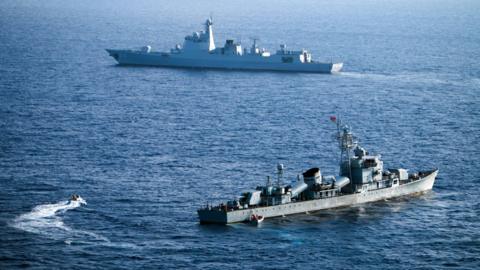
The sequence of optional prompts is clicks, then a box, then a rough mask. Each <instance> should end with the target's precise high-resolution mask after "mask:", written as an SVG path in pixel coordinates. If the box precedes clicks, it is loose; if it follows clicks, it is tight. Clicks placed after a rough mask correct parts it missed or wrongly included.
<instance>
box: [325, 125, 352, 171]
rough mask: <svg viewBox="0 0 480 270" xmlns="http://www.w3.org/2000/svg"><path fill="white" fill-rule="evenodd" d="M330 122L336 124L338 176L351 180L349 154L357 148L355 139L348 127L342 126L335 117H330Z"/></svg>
mask: <svg viewBox="0 0 480 270" xmlns="http://www.w3.org/2000/svg"><path fill="white" fill-rule="evenodd" d="M330 120H331V121H332V122H334V123H336V124H337V134H336V139H337V141H338V147H339V148H340V164H339V165H340V175H342V176H347V177H348V178H350V180H351V179H352V169H351V163H350V162H351V161H350V158H351V152H352V150H353V149H354V148H355V147H356V146H357V141H356V138H355V137H354V136H353V134H352V131H351V130H350V127H349V126H347V125H345V124H343V123H342V121H341V120H340V119H337V117H336V116H331V117H330Z"/></svg>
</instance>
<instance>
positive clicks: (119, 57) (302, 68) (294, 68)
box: [107, 49, 343, 73]
mask: <svg viewBox="0 0 480 270" xmlns="http://www.w3.org/2000/svg"><path fill="white" fill-rule="evenodd" d="M107 52H108V53H109V54H110V56H112V57H113V58H115V60H116V61H117V62H118V63H119V64H120V65H141V66H161V67H179V68H212V69H234V70H272V71H289V72H311V73H332V72H339V71H340V70H341V69H342V67H343V63H319V62H313V63H282V62H281V60H280V57H276V56H272V57H268V58H265V57H260V56H249V55H245V56H224V55H216V54H207V55H206V56H201V57H199V56H195V57H193V56H189V55H183V54H170V53H160V52H150V53H147V52H141V51H130V50H110V49H107Z"/></svg>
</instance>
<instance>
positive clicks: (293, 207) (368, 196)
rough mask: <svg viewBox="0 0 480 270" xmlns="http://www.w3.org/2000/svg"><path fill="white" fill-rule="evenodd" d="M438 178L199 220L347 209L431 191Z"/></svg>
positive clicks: (202, 214)
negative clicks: (352, 206) (338, 208)
mask: <svg viewBox="0 0 480 270" xmlns="http://www.w3.org/2000/svg"><path fill="white" fill-rule="evenodd" d="M437 174H438V170H436V171H433V172H432V173H431V174H429V175H427V176H425V177H424V178H421V179H419V180H416V181H413V182H410V183H407V184H403V185H399V186H396V187H389V188H383V189H378V190H373V191H366V192H363V193H355V194H349V195H341V196H335V197H330V198H324V199H317V200H309V201H302V202H295V203H288V204H282V205H275V206H266V207H258V208H252V209H245V210H236V211H227V212H224V211H220V210H218V211H213V210H206V209H202V210H198V216H199V218H200V223H202V224H207V223H216V224H229V223H237V222H244V221H246V220H248V218H249V217H250V216H251V215H252V214H257V215H261V216H264V217H265V218H271V217H278V216H287V215H292V214H299V213H307V212H314V211H320V210H324V209H331V208H337V207H346V206H351V205H356V204H362V203H368V202H374V201H380V200H385V199H390V198H395V197H401V196H406V195H410V194H415V193H422V192H426V191H429V190H431V189H432V187H433V184H434V182H435V178H436V176H437Z"/></svg>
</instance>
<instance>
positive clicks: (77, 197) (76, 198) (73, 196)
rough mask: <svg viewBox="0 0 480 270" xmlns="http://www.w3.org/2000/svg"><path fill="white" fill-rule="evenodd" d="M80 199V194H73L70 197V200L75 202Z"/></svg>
mask: <svg viewBox="0 0 480 270" xmlns="http://www.w3.org/2000/svg"><path fill="white" fill-rule="evenodd" d="M78 199H80V196H78V194H73V195H72V197H70V200H71V201H74V202H76V201H78Z"/></svg>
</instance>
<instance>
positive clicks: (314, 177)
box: [303, 168, 322, 186]
mask: <svg viewBox="0 0 480 270" xmlns="http://www.w3.org/2000/svg"><path fill="white" fill-rule="evenodd" d="M303 181H304V182H305V183H306V184H307V185H309V186H313V185H315V184H321V183H322V173H321V172H320V169H319V168H311V169H309V170H308V171H306V172H304V173H303Z"/></svg>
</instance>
